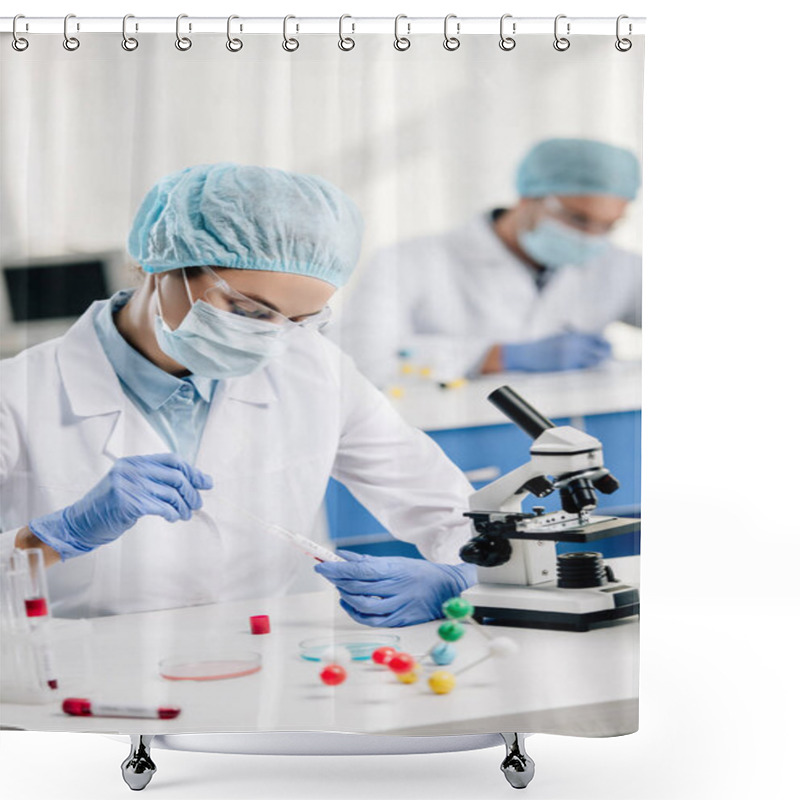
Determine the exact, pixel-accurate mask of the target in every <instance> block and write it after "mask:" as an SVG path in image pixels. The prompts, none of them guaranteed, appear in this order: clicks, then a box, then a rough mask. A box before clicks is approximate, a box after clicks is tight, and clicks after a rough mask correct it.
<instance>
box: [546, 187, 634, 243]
mask: <svg viewBox="0 0 800 800" xmlns="http://www.w3.org/2000/svg"><path fill="white" fill-rule="evenodd" d="M544 207H545V210H546V211H547V213H548V214H549V215H550V216H551V217H552V218H554V219H557V220H559V221H560V222H563V223H564V224H565V225H569V226H570V227H571V228H576V229H577V230H579V231H583V232H584V233H589V234H592V235H594V236H605V235H606V234H608V233H610V232H611V231H612V230H614V228H615V227H616V226H617V225H618V224H619V223H620V222H621V221H622V220H621V219H619V220H616V221H615V222H597V221H596V220H593V219H589V218H588V217H586V216H585V215H584V214H581V213H579V212H577V211H571V210H570V209H568V208H566V206H564V204H563V203H562V202H561V201H560V200H559V199H558V198H556V197H554V196H551V197H547V198H545V200H544Z"/></svg>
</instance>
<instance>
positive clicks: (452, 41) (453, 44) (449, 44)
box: [444, 14, 461, 51]
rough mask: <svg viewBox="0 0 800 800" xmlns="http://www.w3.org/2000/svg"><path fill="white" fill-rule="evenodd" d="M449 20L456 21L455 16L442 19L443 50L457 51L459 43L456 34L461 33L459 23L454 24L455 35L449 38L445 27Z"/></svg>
mask: <svg viewBox="0 0 800 800" xmlns="http://www.w3.org/2000/svg"><path fill="white" fill-rule="evenodd" d="M451 19H458V18H457V17H456V15H455V14H448V15H447V16H446V17H445V18H444V49H445V50H450V51H453V50H458V48H459V47H461V41H460V40H459V39H458V34H459V33H461V23H460V22H456V35H455V36H449V35H448V33H447V27H448V24H449V23H450V20H451Z"/></svg>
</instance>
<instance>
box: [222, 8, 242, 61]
mask: <svg viewBox="0 0 800 800" xmlns="http://www.w3.org/2000/svg"><path fill="white" fill-rule="evenodd" d="M235 19H239V17H237V16H236V14H231V15H230V16H229V17H228V28H227V34H228V41H227V42H225V47H227V48H228V50H230V52H231V53H238V52H239V51H240V50H241V49H242V48H243V47H244V42H243V41H242V40H241V39H235V38H233V37H232V36H231V22H233V20H235ZM239 30H240V31H241V30H242V26H241V25H240V26H239Z"/></svg>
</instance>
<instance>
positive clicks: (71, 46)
mask: <svg viewBox="0 0 800 800" xmlns="http://www.w3.org/2000/svg"><path fill="white" fill-rule="evenodd" d="M71 19H75V15H74V14H67V16H66V17H64V42H63V44H64V49H65V50H69V51H70V52H73V51H74V50H77V49H78V48H79V47H80V46H81V43H80V42H79V41H78V39H76V38H75V37H74V36H70V35H69V21H70V20H71ZM80 29H81V27H80V25H78V24H77V23H76V30H80Z"/></svg>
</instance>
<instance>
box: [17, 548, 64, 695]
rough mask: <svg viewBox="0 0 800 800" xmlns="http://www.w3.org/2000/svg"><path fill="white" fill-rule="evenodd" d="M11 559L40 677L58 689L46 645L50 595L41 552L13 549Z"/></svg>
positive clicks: (49, 649) (50, 651) (31, 549)
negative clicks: (18, 577) (18, 574)
mask: <svg viewBox="0 0 800 800" xmlns="http://www.w3.org/2000/svg"><path fill="white" fill-rule="evenodd" d="M11 562H12V564H13V565H14V567H15V568H16V569H18V570H19V572H20V573H21V575H22V587H21V588H22V597H23V601H24V604H25V615H26V617H27V621H28V630H30V631H31V633H33V635H34V647H35V649H36V653H37V660H38V662H39V664H40V668H41V670H42V677H43V678H44V681H45V682H46V683H47V685H48V686H49V687H50V688H51V689H58V679H57V678H56V676H55V667H54V664H53V651H52V647H51V646H50V636H49V633H50V598H49V596H48V592H47V575H46V574H45V566H44V553H43V551H42V549H41V548H40V547H32V548H28V549H25V550H22V549H20V548H15V549H14V552H13V553H12V554H11Z"/></svg>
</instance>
